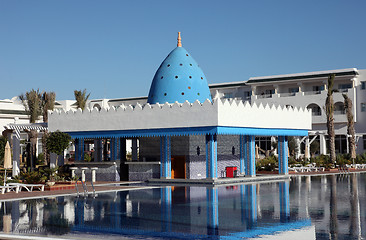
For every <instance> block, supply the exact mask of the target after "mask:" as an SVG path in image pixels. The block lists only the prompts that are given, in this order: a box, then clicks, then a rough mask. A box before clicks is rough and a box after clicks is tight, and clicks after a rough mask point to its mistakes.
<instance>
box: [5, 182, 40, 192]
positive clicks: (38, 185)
mask: <svg viewBox="0 0 366 240" xmlns="http://www.w3.org/2000/svg"><path fill="white" fill-rule="evenodd" d="M8 186H18V187H19V191H20V192H21V191H22V189H23V188H25V189H26V190H27V191H28V192H32V191H33V188H37V189H38V190H39V191H42V192H43V191H44V184H27V183H8Z"/></svg>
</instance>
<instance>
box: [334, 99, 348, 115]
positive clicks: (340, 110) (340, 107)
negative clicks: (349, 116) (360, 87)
mask: <svg viewBox="0 0 366 240" xmlns="http://www.w3.org/2000/svg"><path fill="white" fill-rule="evenodd" d="M334 114H336V115H340V114H346V111H345V108H344V103H343V102H336V103H335V104H334Z"/></svg>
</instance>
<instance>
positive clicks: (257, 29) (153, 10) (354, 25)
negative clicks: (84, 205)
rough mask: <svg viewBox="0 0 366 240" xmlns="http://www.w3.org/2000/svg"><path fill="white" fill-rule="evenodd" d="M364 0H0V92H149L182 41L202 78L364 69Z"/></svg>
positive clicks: (3, 95)
mask: <svg viewBox="0 0 366 240" xmlns="http://www.w3.org/2000/svg"><path fill="white" fill-rule="evenodd" d="M365 26H366V1H364V0H344V1H339V0H322V1H319V0H307V1H299V0H288V1H285V0H276V1H273V0H256V1H249V0H237V1H234V0H232V1H230V0H228V1H222V0H221V1H216V0H210V1H208V0H189V1H187V0H184V1H172V0H167V1H161V0H155V1H152V0H149V1H148V0H146V1H141V0H130V1H128V0H0V82H1V85H0V99H10V98H12V97H14V96H19V95H20V94H22V93H25V92H26V91H29V90H31V89H32V88H33V89H40V90H41V91H54V92H55V93H56V98H57V100H66V99H69V100H73V99H74V90H82V89H86V90H87V92H90V93H91V95H90V98H92V99H99V98H109V99H110V98H127V97H140V96H147V94H148V92H149V89H150V84H151V82H152V79H153V77H154V74H155V72H156V70H157V69H158V67H159V66H160V64H161V62H162V61H163V60H164V59H165V57H166V56H167V55H168V54H169V52H170V51H171V50H173V49H174V48H175V47H176V44H177V43H176V39H177V32H178V31H180V32H182V44H183V47H184V48H185V49H186V50H187V51H188V52H189V53H190V54H191V56H192V57H193V58H194V59H195V60H196V61H197V62H198V64H199V65H200V67H201V68H202V70H203V72H204V73H205V75H206V78H207V80H208V83H209V84H210V83H225V82H232V81H246V80H248V79H249V78H250V77H258V76H269V75H277V74H290V73H301V72H310V71H322V70H332V69H342V68H358V69H366V30H365V29H366V28H365Z"/></svg>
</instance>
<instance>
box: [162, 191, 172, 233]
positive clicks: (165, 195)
mask: <svg viewBox="0 0 366 240" xmlns="http://www.w3.org/2000/svg"><path fill="white" fill-rule="evenodd" d="M160 194H161V205H160V206H161V230H162V232H171V230H172V187H164V188H161V190H160Z"/></svg>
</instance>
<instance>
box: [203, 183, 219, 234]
mask: <svg viewBox="0 0 366 240" xmlns="http://www.w3.org/2000/svg"><path fill="white" fill-rule="evenodd" d="M206 199H207V235H209V236H211V235H216V236H217V235H219V229H218V226H219V209H218V208H219V207H218V204H219V200H218V192H217V188H212V187H211V188H210V187H208V188H207V190H206Z"/></svg>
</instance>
